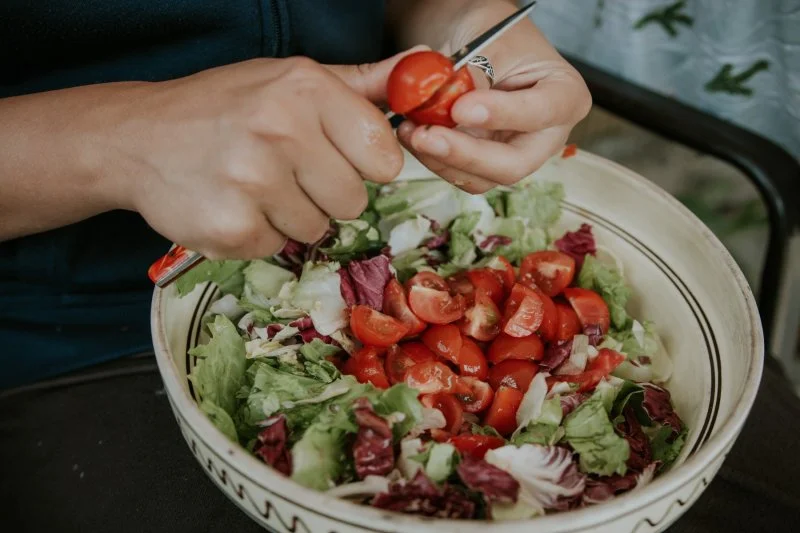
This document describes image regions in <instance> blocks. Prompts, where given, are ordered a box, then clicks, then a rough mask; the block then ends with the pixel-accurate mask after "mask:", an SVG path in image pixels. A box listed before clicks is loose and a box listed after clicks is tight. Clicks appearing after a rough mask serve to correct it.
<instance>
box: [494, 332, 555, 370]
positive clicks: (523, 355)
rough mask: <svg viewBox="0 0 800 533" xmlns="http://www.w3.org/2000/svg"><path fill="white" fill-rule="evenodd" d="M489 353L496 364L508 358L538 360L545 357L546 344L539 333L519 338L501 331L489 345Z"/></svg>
mask: <svg viewBox="0 0 800 533" xmlns="http://www.w3.org/2000/svg"><path fill="white" fill-rule="evenodd" d="M487 354H488V356H489V361H491V362H492V363H493V364H495V365H496V364H498V363H501V362H503V361H505V360H506V359H521V360H528V361H538V360H540V359H542V358H543V357H544V344H543V343H542V341H541V339H539V337H538V336H537V335H528V336H527V337H519V338H518V337H512V336H511V335H506V334H505V333H501V334H500V335H499V336H498V337H497V338H496V339H495V340H494V342H492V344H491V345H489V350H488V352H487Z"/></svg>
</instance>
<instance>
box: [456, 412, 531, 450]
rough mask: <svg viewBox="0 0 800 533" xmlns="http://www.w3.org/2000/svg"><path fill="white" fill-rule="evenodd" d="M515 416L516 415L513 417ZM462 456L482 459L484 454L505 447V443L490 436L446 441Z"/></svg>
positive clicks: (461, 437) (468, 436) (458, 437)
mask: <svg viewBox="0 0 800 533" xmlns="http://www.w3.org/2000/svg"><path fill="white" fill-rule="evenodd" d="M515 416H516V415H515ZM447 442H449V443H450V444H452V445H453V446H455V448H456V450H458V451H459V452H461V453H462V454H466V455H469V456H471V457H474V458H475V459H483V457H484V456H485V455H486V452H488V451H489V450H494V449H495V448H500V447H501V446H505V444H506V441H505V439H503V438H501V437H493V436H491V435H456V436H453V437H450V439H449V440H448V441H447Z"/></svg>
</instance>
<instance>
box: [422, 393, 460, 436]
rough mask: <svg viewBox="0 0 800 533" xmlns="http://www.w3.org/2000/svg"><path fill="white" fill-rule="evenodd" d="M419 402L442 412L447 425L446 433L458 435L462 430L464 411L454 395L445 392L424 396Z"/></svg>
mask: <svg viewBox="0 0 800 533" xmlns="http://www.w3.org/2000/svg"><path fill="white" fill-rule="evenodd" d="M419 400H420V402H422V405H424V406H425V407H429V408H432V409H438V410H440V411H441V412H442V414H443V415H444V419H445V421H446V423H447V425H446V426H445V427H444V430H445V431H449V432H450V433H457V432H458V430H459V429H461V423H462V422H463V421H464V410H463V409H462V408H461V404H460V403H458V400H456V399H455V398H454V397H453V395H452V394H447V393H444V392H440V393H436V394H423V395H422V396H420V398H419Z"/></svg>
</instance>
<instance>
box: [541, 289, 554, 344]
mask: <svg viewBox="0 0 800 533" xmlns="http://www.w3.org/2000/svg"><path fill="white" fill-rule="evenodd" d="M537 294H538V295H539V298H540V299H541V300H542V310H543V314H542V323H541V324H540V325H539V335H541V336H542V339H543V340H545V341H547V342H552V341H554V340H555V339H556V337H557V336H558V310H557V309H556V304H555V303H554V302H553V300H552V298H550V297H549V296H547V295H546V294H545V293H543V292H541V291H538V293H537Z"/></svg>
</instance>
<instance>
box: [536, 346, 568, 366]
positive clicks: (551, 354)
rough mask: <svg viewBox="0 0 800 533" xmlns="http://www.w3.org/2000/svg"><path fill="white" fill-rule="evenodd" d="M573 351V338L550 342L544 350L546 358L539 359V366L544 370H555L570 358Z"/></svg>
mask: <svg viewBox="0 0 800 533" xmlns="http://www.w3.org/2000/svg"><path fill="white" fill-rule="evenodd" d="M571 353H572V339H570V340H568V341H559V342H554V343H550V344H548V345H547V348H546V349H545V351H544V358H543V359H542V360H541V361H539V367H540V368H542V369H543V370H555V369H556V368H558V367H559V366H561V365H562V364H563V363H564V361H566V360H567V359H569V355H570V354H571Z"/></svg>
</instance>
